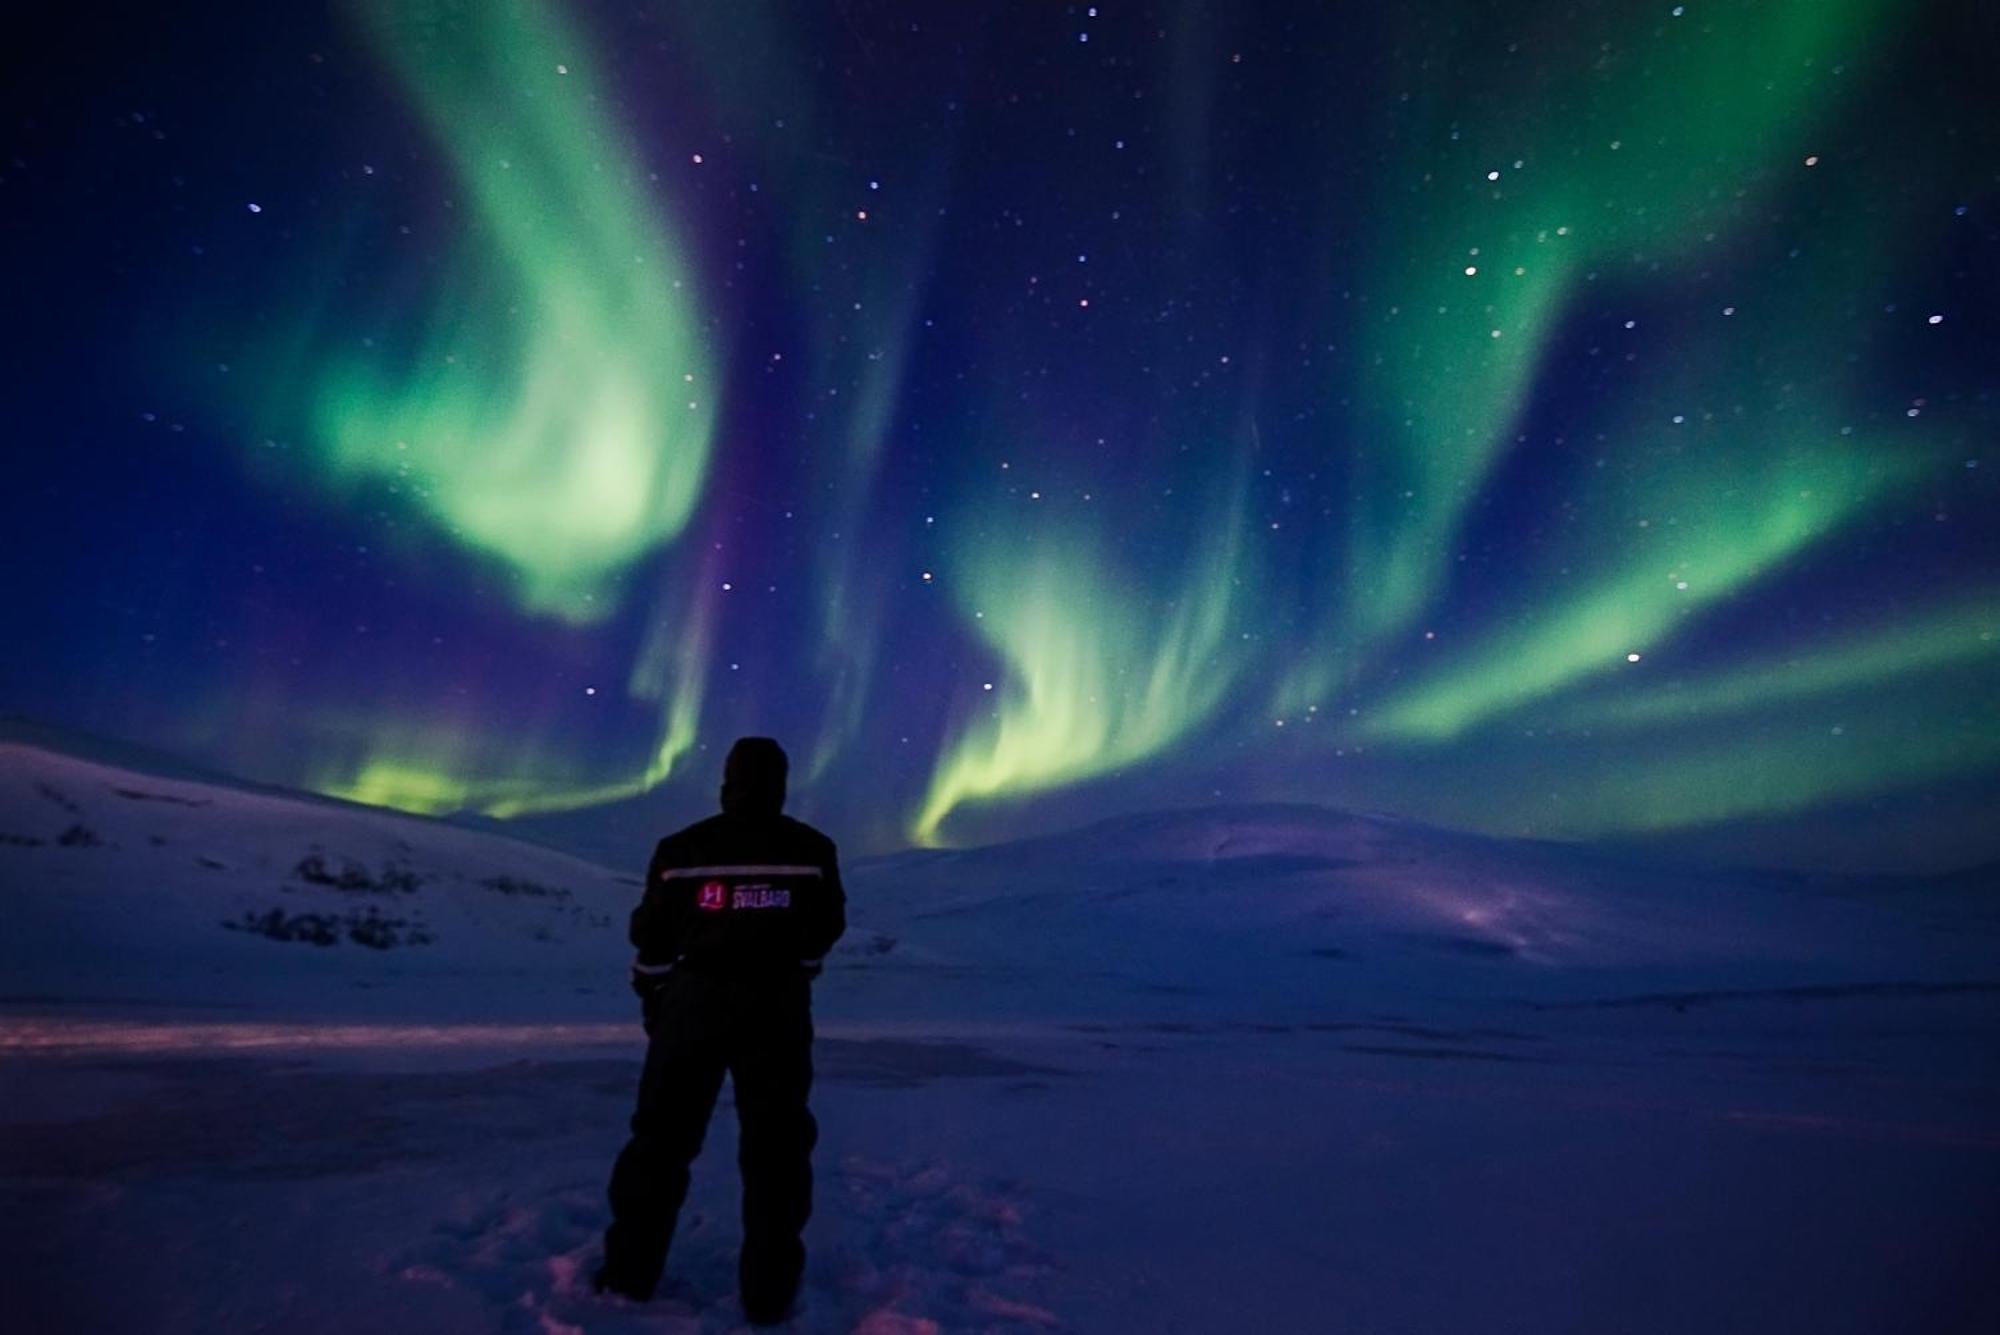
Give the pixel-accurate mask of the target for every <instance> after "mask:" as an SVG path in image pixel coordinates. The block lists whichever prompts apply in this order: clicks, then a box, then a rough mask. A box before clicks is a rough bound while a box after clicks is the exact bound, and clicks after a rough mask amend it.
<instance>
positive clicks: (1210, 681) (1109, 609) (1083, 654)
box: [910, 478, 1255, 844]
mask: <svg viewBox="0 0 2000 1335" xmlns="http://www.w3.org/2000/svg"><path fill="white" fill-rule="evenodd" d="M1243 506H1244V489H1243V487H1242V485H1241V481H1240V478H1239V481H1238V484H1237V485H1236V486H1235V487H1233V488H1232V489H1231V490H1230V492H1229V493H1228V495H1227V498H1226V500H1225V502H1224V503H1223V504H1222V505H1221V506H1220V507H1219V512H1218V513H1216V514H1215V515H1213V516H1211V517H1210V518H1209V520H1208V521H1207V522H1206V523H1204V524H1203V525H1202V526H1201V528H1200V530H1199V531H1200V532H1202V533H1204V534H1206V535H1208V536H1207V539H1206V540H1205V541H1202V542H1198V543H1196V544H1195V545H1194V547H1193V548H1192V549H1191V550H1190V552H1189V554H1188V563H1187V566H1186V569H1185V570H1184V571H1183V572H1182V573H1181V576H1180V578H1179V579H1178V581H1177V586H1178V589H1179V593H1178V596H1177V597H1176V598H1175V599H1174V600H1173V601H1172V602H1170V603H1169V604H1167V605H1166V606H1165V607H1164V608H1163V609H1161V610H1160V612H1159V613H1158V614H1156V613H1155V611H1154V606H1153V605H1152V604H1151V603H1150V600H1148V599H1147V598H1146V597H1145V596H1144V595H1143V593H1142V592H1141V588H1140V586H1139V585H1138V584H1136V583H1133V582H1128V581H1125V580H1119V579H1115V578H1113V577H1111V575H1110V571H1111V569H1112V567H1111V565H1110V563H1109V562H1108V561H1107V560H1106V559H1105V556H1104V553H1103V551H1102V549H1101V547H1100V546H1099V544H1097V543H1096V542H1095V541H1094V540H1092V538H1090V537H1088V536H1086V535H1083V534H1081V533H1078V532H1075V531H1068V530H1065V529H1063V528H1059V527H1055V526H1054V525H1052V526H1051V527H1050V528H1049V529H1047V530H1044V531H1043V532H1040V533H1036V534H1009V535H1008V536H1007V537H1006V538H1005V539H1002V538H999V537H997V536H996V535H994V534H993V533H991V532H986V533H984V534H983V535H982V536H981V537H980V538H979V539H977V540H975V541H973V542H972V543H970V544H969V546H968V549H967V550H965V551H964V552H962V553H961V554H960V556H961V559H960V560H959V561H957V562H956V563H955V565H954V569H953V572H952V574H953V581H954V585H955V587H957V588H958V589H959V590H960V591H961V593H960V599H959V601H960V604H961V610H962V611H963V612H964V613H965V615H966V617H967V618H968V620H969V621H970V623H971V625H972V626H973V627H974V628H975V629H977V631H978V632H979V634H980V636H981V637H982V638H983V639H984V640H985V642H986V644H987V646H988V647H989V648H990V649H991V650H992V651H993V653H994V654H995V655H996V656H998V657H999V658H1000V659H1001V660H1002V661H1003V662H1005V664H1006V665H1007V672H1006V674H1005V681H1004V686H1003V689H1002V691H1001V694H1000V700H999V703H998V705H997V706H996V707H993V708H991V709H987V710H984V711H982V713H981V715H980V716H979V717H978V719H977V720H976V721H975V722H973V723H972V724H970V725H969V726H968V727H966V728H965V729H964V730H963V731H962V732H961V733H960V734H959V735H958V736H957V737H956V738H954V739H953V740H952V742H951V743H950V744H949V745H948V746H947V749H946V751H945V753H944V756H943V758H942V760H941V761H940V763H939V765H938V767H937V769H936V771H935V772H934V773H933V775H932V777H931V783H930V789H929V791H928V792H927V793H926V794H925V796H924V802H923V806H922V807H921V809H920V810H919V811H918V813H917V816H916V819H915V820H914V821H913V822H912V823H911V826H910V837H911V838H912V839H913V840H914V841H915V842H917V843H919V844H936V843H938V842H940V833H941V828H940V827H941V826H942V825H943V823H944V821H945V819H946V818H947V817H948V816H950V815H951V813H952V812H953V811H954V810H955V809H957V808H958V807H959V806H960V805H961V804H963V803H966V802H971V801H980V800H990V799H993V798H999V797H1006V796H1012V795H1020V794H1026V793H1034V792H1040V791H1045V790H1048V789H1051V788H1057V787H1061V786H1063V785H1067V784H1073V783H1077V782H1080V781H1082V780H1084V779H1088V778H1092V777H1094V776H1097V775H1101V774H1107V773H1110V772H1111V771H1113V770H1118V769H1122V768H1124V767H1126V766H1129V765H1133V764H1136V763H1137V762H1139V761H1142V760H1144V759H1146V758H1148V757H1150V756H1154V755H1158V754H1159V753H1161V752H1163V751H1165V750H1166V749H1167V748H1168V747H1169V746H1171V745H1173V744H1174V743H1175V742H1176V741H1179V740H1180V739H1182V738H1183V737H1186V736H1187V735H1189V734H1190V733H1192V732H1193V731H1194V730H1196V729H1197V728H1199V727H1200V726H1201V725H1202V724H1203V723H1205V722H1207V721H1208V719H1209V718H1210V716H1211V715H1213V714H1214V713H1215V712H1216V710H1217V709H1218V708H1219V707H1220V706H1221V705H1222V704H1223V702H1224V701H1225V700H1226V699H1227V698H1228V696H1229V693H1230V692H1231V690H1232V689H1233V688H1234V687H1235V686H1236V684H1237V683H1238V680H1239V678H1240V677H1241V675H1242V673H1243V671H1244V670H1245V669H1246V668H1247V667H1248V666H1249V663H1248V655H1247V654H1246V653H1244V652H1243V650H1242V646H1241V643H1240V639H1239V636H1238V632H1240V631H1241V630H1242V628H1243V627H1244V626H1245V625H1247V624H1253V623H1254V620H1255V618H1254V613H1253V612H1252V610H1251V609H1252V607H1253V605H1254V602H1255V600H1254V598H1253V597H1252V594H1251V591H1250V581H1249V580H1248V579H1247V575H1248V573H1249V572H1248V553H1247V551H1246V548H1245V545H1244V542H1243V537H1242V534H1243V528H1244V514H1243ZM1056 522H1057V523H1060V521H1056ZM985 693H986V692H985V691H984V690H983V689H982V691H981V694H982V695H984V694H985Z"/></svg>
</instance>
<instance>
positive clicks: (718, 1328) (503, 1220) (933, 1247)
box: [392, 1156, 1062, 1335]
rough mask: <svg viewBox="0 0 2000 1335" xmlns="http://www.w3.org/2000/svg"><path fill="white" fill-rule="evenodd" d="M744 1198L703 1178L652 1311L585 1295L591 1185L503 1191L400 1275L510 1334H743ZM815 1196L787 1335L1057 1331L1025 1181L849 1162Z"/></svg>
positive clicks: (597, 1198) (452, 1222) (459, 1213)
mask: <svg viewBox="0 0 2000 1335" xmlns="http://www.w3.org/2000/svg"><path fill="white" fill-rule="evenodd" d="M704 1185H706V1186H707V1187H708V1188H709V1190H707V1191H704V1190H703V1189H702V1188H703V1186H704ZM724 1186H726V1188H727V1190H726V1191H725V1190H723V1187H724ZM735 1189H736V1183H735V1181H734V1180H733V1174H732V1175H731V1180H730V1181H729V1182H727V1183H726V1184H718V1183H713V1182H710V1183H706V1184H704V1182H703V1175H698V1176H697V1179H696V1190H695V1192H694V1193H693V1194H691V1196H690V1199H689V1202H688V1204H687V1206H686V1207H685V1208H684V1209H683V1210H682V1212H681V1221H680V1227H679V1229H678V1230H677V1231H676V1234H675V1238H674V1248H673V1254H672V1256H671V1257H670V1258H669V1260H668V1262H667V1273H666V1276H665V1278H663V1279H662V1281H661V1284H660V1288H659V1291H658V1292H657V1293H656V1294H655V1295H654V1297H653V1299H652V1301H651V1302H648V1303H645V1304H643V1305H642V1304H633V1303H628V1302H625V1301H624V1300H622V1299H616V1298H606V1297H603V1296H600V1295H598V1294H595V1293H593V1292H592V1291H591V1287H590V1278H591V1274H592V1272H593V1271H594V1270H595V1269H596V1266H597V1264H598V1261H599V1259H600V1255H601V1254H600V1250H599V1248H600V1242H599V1240H600V1238H601V1237H602V1235H603V1230H604V1225H605V1222H606V1211H605V1207H604V1203H603V1188H602V1186H601V1185H600V1184H597V1183H588V1184H585V1183H578V1184H575V1185H573V1186H569V1187H565V1188H563V1189H561V1190H559V1191H556V1192H554V1193H552V1194H551V1195H550V1196H548V1197H546V1198H544V1199H542V1200H540V1201H523V1200H521V1199H518V1198H516V1197H514V1196H512V1195H510V1194H499V1193H496V1194H493V1195H489V1196H487V1197H485V1198H483V1199H481V1200H479V1201H477V1202H476V1203H472V1204H469V1205H466V1204H462V1205H461V1207H460V1208H459V1209H458V1210H456V1211H455V1212H454V1213H453V1214H452V1215H450V1216H449V1217H447V1218H445V1219H441V1220H440V1221H439V1222H438V1223H437V1224H436V1225H435V1226H434V1228H433V1230H432V1234H431V1237H430V1239H429V1240H428V1241H427V1242H426V1243H425V1244H424V1245H422V1246H421V1247H419V1248H417V1249H416V1250H415V1251H414V1252H413V1253H412V1254H411V1255H409V1256H408V1257H406V1258H404V1259H403V1260H402V1261H401V1262H400V1263H398V1264H397V1265H396V1266H394V1267H392V1269H393V1270H394V1272H395V1273H396V1274H398V1275H399V1276H400V1277H401V1278H402V1279H403V1280H404V1281H405V1282H407V1283H412V1284H439V1285H443V1286H446V1287H449V1288H455V1289H461V1290H464V1291H467V1292H469V1293H471V1294H474V1295H476V1296H477V1297H478V1298H480V1299H482V1300H484V1301H485V1302H486V1303H487V1304H488V1305H490V1307H491V1309H492V1311H493V1317H494V1319H493V1328H494V1329H496V1330H501V1331H505V1332H509V1335H513V1333H515V1332H519V1333H521V1335H568V1333H569V1332H595V1331H604V1332H619V1331H634V1332H637V1331H642V1330H643V1331H648V1332H673V1333H674V1335H716V1333H718V1332H724V1331H729V1332H734V1331H739V1330H747V1329H748V1327H747V1326H746V1325H745V1323H744V1319H743V1312H742V1308H741V1306H740V1305H739V1304H738V1302H737V1298H736V1250H737V1247H738V1245H739V1241H740V1229H739V1228H738V1226H737V1222H736V1214H735V1207H736V1201H735V1195H734V1193H735ZM815 1194H816V1198H817V1200H816V1210H815V1215H814V1218H813V1221H812V1223H811V1224H810V1225H809V1226H808V1229H807V1233H806V1242H807V1246H808V1248H809V1249H810V1254H809V1256H808V1259H807V1262H806V1274H805V1279H804V1282H803V1284H802V1285H801V1286H800V1292H799V1301H798V1304H797V1306H796V1307H795V1308H794V1311H793V1315H792V1317H791V1319H790V1321H788V1322H787V1323H786V1324H785V1325H784V1326H783V1327H780V1329H786V1330H791V1331H796V1332H807V1331H811V1332H821V1331H827V1332H832V1331H842V1332H845V1331H851V1332H855V1335H946V1333H947V1332H960V1331H963V1332H976V1333H977V1335H1021V1333H1022V1332H1047V1331H1056V1330H1060V1329H1062V1322H1061V1321H1060V1319H1059V1318H1058V1317H1057V1316H1056V1315H1055V1314H1054V1313H1053V1312H1051V1311H1049V1310H1048V1309H1047V1308H1046V1307H1044V1306H1042V1305H1041V1304H1039V1303H1037V1302H1036V1301H1035V1300H1034V1298H1033V1296H1032V1295H1033V1294H1034V1291H1035V1290H1036V1288H1037V1287H1038V1282H1039V1280H1040V1278H1041V1277H1042V1276H1044V1275H1046V1274H1048V1273H1049V1271H1050V1270H1051V1269H1052V1266H1051V1263H1050V1261H1049V1259H1048V1257H1047V1256H1046V1255H1045V1254H1044V1253H1043V1252H1041V1251H1040V1250H1039V1249H1037V1248H1036V1247H1035V1246H1034V1244H1033V1243H1032V1242H1031V1241H1030V1239H1029V1237H1028V1234H1027V1230H1026V1226H1025V1211H1024V1207H1023V1203H1022V1194H1021V1192H1020V1190H1019V1188H1018V1186H1017V1185H1016V1184H1013V1183H1007V1182H994V1181H985V1182H979V1181H967V1180H963V1179H960V1178H958V1177H956V1176H954V1175H953V1173H952V1172H951V1171H950V1169H949V1168H948V1167H947V1166H945V1165H943V1164H939V1163H935V1162H907V1163H888V1162H878V1161H872V1160H867V1159H862V1158H858V1157H852V1156H850V1157H848V1158H846V1159H843V1160H841V1161H840V1162H839V1163H838V1164H837V1165H834V1166H832V1168H831V1169H830V1170H829V1169H828V1168H826V1167H822V1168H821V1169H820V1173H819V1182H818V1189H817V1191H816V1193H815ZM723 1206H726V1207H727V1208H719V1207H723Z"/></svg>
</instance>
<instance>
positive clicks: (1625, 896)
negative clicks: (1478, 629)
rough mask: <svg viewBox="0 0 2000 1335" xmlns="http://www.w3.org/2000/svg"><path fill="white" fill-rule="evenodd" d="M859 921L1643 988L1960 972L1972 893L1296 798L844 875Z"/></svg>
mask: <svg viewBox="0 0 2000 1335" xmlns="http://www.w3.org/2000/svg"><path fill="white" fill-rule="evenodd" d="M856 879H857V880H865V881H866V882H867V883H868V884H869V885H870V886H871V887H873V888H874V890H875V893H874V894H873V895H872V896H871V897H870V899H869V900H868V902H867V903H866V905H865V906H864V909H863V911H862V916H863V917H868V916H872V915H879V916H880V917H881V918H882V919H883V920H885V921H894V922H899V923H901V924H903V930H904V931H905V932H906V933H907V935H908V936H910V937H911V938H913V939H914V940H916V941H917V942H919V943H921V944H923V945H924V946H925V947H926V948H928V949H929V950H930V951H932V952H933V953H934V955H935V957H936V958H937V959H938V960H939V961H940V962H945V961H950V962H955V963H958V964H961V965H967V964H971V963H973V962H975V961H985V962H996V961H999V960H1007V961H1010V962H1019V963H1021V964H1023V965H1024V966H1029V967H1032V966H1033V965H1034V964H1036V963H1037V962H1039V963H1042V964H1046V965H1049V966H1054V967H1057V968H1059V969H1061V970H1065V971H1068V972H1070V973H1072V974H1077V975H1085V974H1089V973H1092V972H1099V973H1102V972H1123V973H1130V974H1133V975H1150V976H1153V977H1155V978H1157V979H1161V980H1179V981H1180V982H1182V983H1184V984H1185V985H1187V986H1190V987H1205V986H1227V985H1228V984H1229V983H1230V981H1231V980H1233V981H1234V982H1235V983H1236V984H1238V985H1240V986H1242V987H1245V988H1248V989H1251V990H1253V991H1257V992H1261V993H1270V992H1274V991H1275V992H1278V993H1282V994H1285V995H1311V994H1313V993H1314V992H1315V991H1317V990H1319V989H1323V988H1325V987H1327V986H1329V985H1338V986H1341V987H1345V986H1347V985H1348V983H1349V982H1351V981H1353V980H1354V979H1355V978H1357V977H1359V976H1360V975H1362V974H1368V975H1372V976H1377V977H1380V976H1381V975H1382V974H1383V973H1384V972H1385V971H1386V972H1387V973H1390V974H1394V975H1395V976H1396V977H1397V979H1399V980H1400V981H1401V982H1402V983H1410V984H1415V985H1418V986H1422V987H1424V988H1426V989H1428V990H1431V991H1435V992H1454V993H1458V992H1466V991H1471V992H1485V993H1491V992H1493V991H1496V990H1499V991H1508V992H1520V991H1524V990H1534V989H1537V988H1542V987H1547V986H1558V987H1566V986H1570V985H1574V986H1577V987H1582V988H1589V987H1601V986H1605V985H1607V984H1606V983H1605V981H1604V980H1605V977H1606V976H1607V975H1608V974H1611V973H1614V972H1624V973H1628V974H1629V973H1633V972H1635V971H1637V972H1644V973H1646V974H1648V975H1649V976H1653V977H1657V978H1665V977H1682V978H1692V977H1695V976H1697V975H1699V976H1701V977H1702V978H1703V979H1705V980H1708V981H1714V980H1716V979H1726V978H1738V977H1740V978H1744V979H1746V980H1747V979H1750V978H1782V979H1791V980H1799V979H1805V978H1813V979H1822V978H1849V977H1855V978H1860V977H1868V978H1874V977H1882V978H1916V977H1934V976H1940V977H1952V978H1960V977H1977V978H1984V977H1989V976H1992V975H1994V974H1996V973H2000V969H1996V968H1995V967H1994V966H1995V962H1996V957H1997V956H2000V951H1996V943H2000V942H1997V940H1996V936H1995V933H1994V931H1993V919H1992V914H1991V912H1990V910H1989V909H1988V908H1987V907H1986V905H1987V903H1988V900H1989V898H1990V897H1989V896H1987V895H1984V894H1981V893H1979V892H1978V891H1977V890H1975V889H1973V888H1972V887H1970V886H1967V885H1964V884H1960V883H1958V882H1956V881H1954V882H1950V883H1945V882H1938V881H1934V880H1921V879H1912V880H1910V881H1906V882H1899V881H1894V880H1888V879H1885V878H1879V877H1872V878H1866V879H1865V880H1864V879H1862V878H1852V879H1843V878H1836V877H1830V876H1811V877H1808V876H1801V875H1788V874H1781V873H1768V872H1760V871H1747V870H1746V871H1734V872H1731V871H1714V870H1703V869H1697V868H1692V867H1686V866H1677V865H1669V864H1661V863H1659V862H1649V861H1647V860H1645V859H1642V858H1638V857H1634V856H1631V855H1622V854H1611V853H1603V852H1599V851H1596V850H1593V849H1591V848H1588V847H1580V846H1576V845H1568V844H1559V843H1549V842H1542V841H1532V840H1506V839H1495V838H1488V837H1484V836H1478V835H1469V834H1462V833H1455V832H1450V831H1444V830H1438V829H1434V828H1430V827H1426V826H1423V825H1419V824H1415V823H1412V822H1408V821H1404V820H1400V819H1397V818H1394V817H1388V816H1380V815H1371V814H1356V813H1348V812H1338V811H1329V810H1325V809H1322V808H1316V807H1310V806H1296V805H1292V806H1280V805H1265V806H1238V807H1223V808H1214V809H1197V810H1189V811H1176V812H1163V813H1157V814H1151V815H1142V816H1129V817H1122V818H1117V819H1113V820H1109V821H1104V822H1101V823H1099V824H1097V825H1093V826H1091V827H1089V828H1086V829H1082V830H1075V831H1070V832H1066V833H1063V834H1058V835H1052V836H1048V837H1045V838H1038V839H1032V840H1025V841H1021V842H1018V843H1012V844H1005V845H997V846H993V847H989V848H978V849H968V850H962V851H954V852H936V851H930V852H911V853H904V854H897V855H894V856H891V857H887V858H883V859H877V860H873V861H871V862H868V863H866V864H862V865H861V866H860V867H858V868H857V871H856Z"/></svg>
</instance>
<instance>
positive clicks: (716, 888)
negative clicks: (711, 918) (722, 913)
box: [695, 881, 729, 910]
mask: <svg viewBox="0 0 2000 1335" xmlns="http://www.w3.org/2000/svg"><path fill="white" fill-rule="evenodd" d="M695 907H696V908H704V909H711V910H714V909H726V908H728V907H729V887H728V886H726V885H724V884H723V883H722V882H721V881H703V882H702V884H701V897H700V898H699V899H697V900H695Z"/></svg>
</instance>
